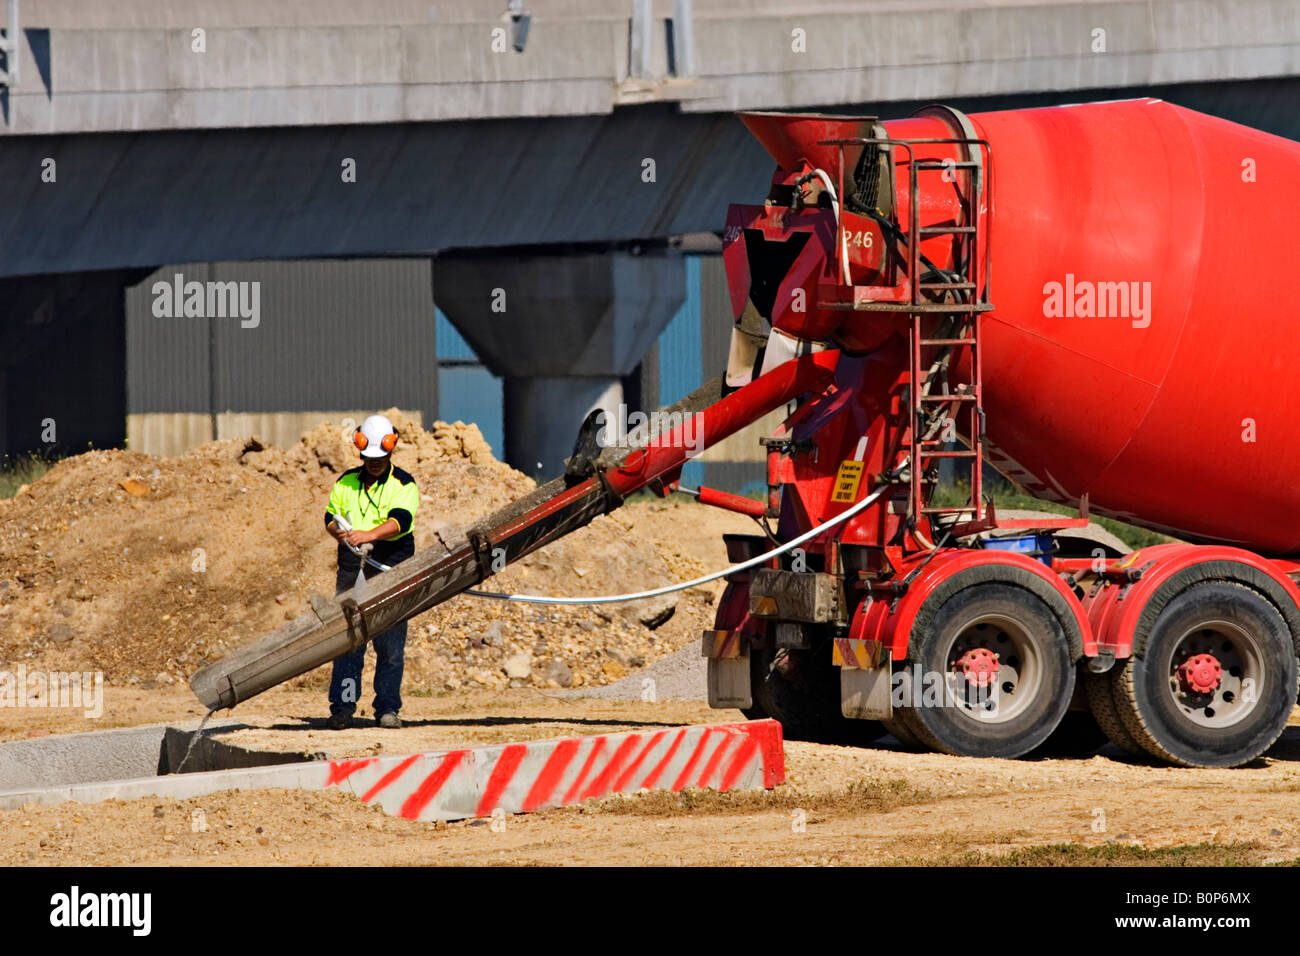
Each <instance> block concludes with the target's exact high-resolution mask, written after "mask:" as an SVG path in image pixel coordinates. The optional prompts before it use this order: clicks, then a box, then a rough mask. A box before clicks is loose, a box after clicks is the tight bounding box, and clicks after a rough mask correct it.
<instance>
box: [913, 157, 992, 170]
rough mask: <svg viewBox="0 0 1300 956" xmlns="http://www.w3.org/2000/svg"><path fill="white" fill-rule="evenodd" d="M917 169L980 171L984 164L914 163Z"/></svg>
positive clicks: (969, 161)
mask: <svg viewBox="0 0 1300 956" xmlns="http://www.w3.org/2000/svg"><path fill="white" fill-rule="evenodd" d="M913 165H914V166H916V168H917V169H979V168H980V167H982V166H983V165H984V164H983V163H981V162H977V161H976V160H972V159H963V160H960V161H959V160H952V161H951V162H947V163H944V162H938V163H936V162H932V161H931V162H925V161H922V162H919V163H914V164H913Z"/></svg>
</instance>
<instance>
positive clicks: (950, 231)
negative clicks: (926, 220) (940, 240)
mask: <svg viewBox="0 0 1300 956" xmlns="http://www.w3.org/2000/svg"><path fill="white" fill-rule="evenodd" d="M974 231H975V227H974V226H921V227H920V228H919V229H917V232H919V233H920V234H921V235H923V236H946V235H958V234H960V235H966V234H969V233H972V232H974Z"/></svg>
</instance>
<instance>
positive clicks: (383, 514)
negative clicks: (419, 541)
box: [325, 463, 420, 541]
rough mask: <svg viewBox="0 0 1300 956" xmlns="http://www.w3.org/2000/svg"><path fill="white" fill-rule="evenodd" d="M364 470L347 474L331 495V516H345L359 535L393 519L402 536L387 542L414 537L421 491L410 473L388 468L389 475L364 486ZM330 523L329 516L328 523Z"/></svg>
mask: <svg viewBox="0 0 1300 956" xmlns="http://www.w3.org/2000/svg"><path fill="white" fill-rule="evenodd" d="M364 473H365V469H364V466H362V467H358V468H353V469H351V470H350V471H345V472H344V473H343V474H342V475H341V476H340V477H339V480H338V481H336V482H335V483H334V488H333V489H332V490H331V491H330V503H329V509H328V511H329V513H330V514H336V515H342V516H343V517H344V518H346V519H347V522H348V524H350V525H352V527H353V528H355V529H356V530H358V531H370V530H373V529H374V528H378V527H379V526H380V525H381V524H383V523H384V522H385V521H387V520H388V519H389V518H392V519H394V520H395V521H396V522H397V525H398V533H397V534H396V535H394V536H393V537H392V538H388V539H386V540H389V541H396V540H398V539H400V538H406V537H407V536H409V535H410V533H411V528H412V526H413V523H414V521H415V512H416V509H417V508H419V507H420V490H419V488H417V487H416V485H415V479H414V478H412V477H411V475H410V473H409V472H406V471H403V470H402V469H401V468H397V467H394V466H393V465H392V464H391V463H390V464H389V466H388V474H386V475H384V476H383V477H381V478H378V479H376V480H375V481H373V482H371V484H370V486H369V487H366V486H365V485H363V484H362V483H361V478H362V475H363V474H364ZM329 521H330V518H329V515H328V514H327V515H326V517H325V523H326V524H328V523H329Z"/></svg>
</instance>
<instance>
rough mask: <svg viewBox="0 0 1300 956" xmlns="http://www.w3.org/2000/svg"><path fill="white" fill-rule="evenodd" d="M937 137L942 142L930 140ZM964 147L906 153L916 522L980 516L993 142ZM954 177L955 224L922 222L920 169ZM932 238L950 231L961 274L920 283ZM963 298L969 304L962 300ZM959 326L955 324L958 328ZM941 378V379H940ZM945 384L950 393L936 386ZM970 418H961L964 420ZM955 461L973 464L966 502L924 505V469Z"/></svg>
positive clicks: (913, 514) (911, 443) (913, 511)
mask: <svg viewBox="0 0 1300 956" xmlns="http://www.w3.org/2000/svg"><path fill="white" fill-rule="evenodd" d="M929 142H939V141H929ZM948 142H951V143H953V144H955V145H959V146H962V147H963V148H964V151H965V152H966V154H967V156H975V157H979V158H968V159H965V160H948V161H943V162H936V161H931V160H917V159H915V158H914V157H913V156H912V155H911V151H910V150H909V151H908V152H909V162H908V189H909V200H910V202H909V204H908V205H909V219H910V222H909V229H908V231H907V249H908V256H909V263H908V285H909V296H908V298H909V303H908V305H909V309H908V310H909V311H910V314H911V320H912V322H911V332H910V335H909V341H908V346H909V348H908V360H909V373H910V374H909V381H910V382H911V387H910V388H909V390H908V394H909V398H910V402H911V427H910V428H909V429H908V432H909V441H908V462H909V470H910V473H911V487H910V489H909V496H910V500H909V513H910V515H911V517H912V520H913V523H914V526H915V525H917V524H919V523H920V521H921V519H922V516H930V517H931V520H935V519H942V518H944V517H948V518H951V519H953V521H954V523H955V522H956V521H958V520H961V519H963V518H964V519H965V520H968V521H976V522H977V521H980V520H982V519H983V517H984V514H983V499H982V491H983V488H982V477H983V470H984V441H983V439H984V391H983V379H982V365H983V356H982V349H981V348H980V334H979V333H980V324H981V323H980V317H981V315H982V314H983V313H984V312H986V311H988V310H989V309H991V308H992V305H991V304H990V303H989V298H988V296H989V284H988V276H987V261H986V259H985V260H983V261H982V260H981V257H980V252H981V251H982V250H981V245H980V231H981V213H980V199H981V192H982V189H983V186H984V184H983V183H982V179H983V178H984V177H985V175H986V173H987V172H988V171H989V170H990V169H991V165H992V164H991V162H990V163H988V164H987V166H986V163H985V161H984V159H983V157H982V156H981V151H982V150H987V148H988V144H987V143H985V142H984V141H982V140H950V141H948ZM923 173H925V174H930V175H944V174H949V175H952V177H953V178H952V184H953V186H955V187H956V191H957V195H958V209H959V210H960V212H959V214H958V221H956V222H954V223H953V224H951V225H940V226H922V225H920V222H919V217H920V189H919V185H918V184H919V180H920V176H921V174H923ZM985 225H987V224H985ZM931 236H952V237H953V240H954V241H953V246H954V261H955V262H957V263H960V270H961V271H960V272H959V273H958V274H956V275H955V276H953V275H950V276H948V277H946V278H944V279H943V280H942V281H930V282H923V281H922V279H923V278H925V276H924V275H923V273H922V269H925V268H928V267H927V266H925V264H924V262H923V261H922V259H921V248H920V247H921V242H922V241H923V240H924V239H926V238H929V237H931ZM926 293H930V294H932V295H933V294H939V295H940V296H943V297H944V298H945V299H955V300H957V301H941V302H932V301H930V299H928V298H927V297H926ZM963 300H964V301H963ZM954 326H955V328H954ZM934 349H942V350H944V353H946V357H947V362H946V367H944V368H935V372H934V376H935V379H936V380H935V381H926V376H927V375H928V374H929V373H930V368H933V367H935V365H936V364H937V363H935V362H932V363H931V366H930V367H926V366H924V365H923V364H922V363H923V362H925V361H926V356H927V354H928V353H932V352H933V350H934ZM963 350H969V362H968V363H967V367H968V369H969V373H970V374H969V376H968V377H967V380H966V381H956V380H954V375H955V368H956V366H957V365H958V364H959V360H960V359H961V357H962V356H961V352H962V351H963ZM939 379H942V381H940V380H939ZM940 385H943V386H946V390H945V391H938V390H937V389H938V387H939V386H940ZM943 406H947V407H949V408H950V409H951V415H952V417H951V418H945V419H944V421H943V424H942V427H941V428H940V430H939V435H938V436H937V437H934V436H930V437H927V436H926V434H925V433H924V429H925V428H926V426H927V423H929V422H930V421H931V418H932V414H933V412H934V410H935V408H936V407H943ZM963 419H964V420H965V421H964V422H963V421H962V420H963ZM962 424H964V426H965V427H964V428H962V429H961V431H963V432H964V433H965V434H966V435H967V436H969V447H968V448H962V449H956V450H948V449H947V447H946V446H947V444H948V440H949V437H950V436H951V434H952V433H955V432H956V431H957V430H958V426H960V425H962ZM945 458H950V459H957V460H961V461H965V462H966V464H967V467H968V473H967V477H968V485H967V487H968V489H969V491H970V494H969V497H968V499H967V501H966V503H965V504H961V505H950V506H946V507H930V506H927V505H926V503H925V499H926V497H927V495H926V494H925V489H926V485H927V484H928V481H927V470H928V469H931V468H934V467H935V465H936V464H937V463H938V461H939V460H941V459H945Z"/></svg>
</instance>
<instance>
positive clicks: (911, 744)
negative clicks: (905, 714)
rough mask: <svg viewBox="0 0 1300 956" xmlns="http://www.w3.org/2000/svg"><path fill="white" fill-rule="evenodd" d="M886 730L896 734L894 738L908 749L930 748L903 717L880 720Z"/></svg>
mask: <svg viewBox="0 0 1300 956" xmlns="http://www.w3.org/2000/svg"><path fill="white" fill-rule="evenodd" d="M880 723H881V724H882V725H883V726H884V728H885V730H886V731H888V732H889V733H891V734H893V735H894V739H895V740H897V741H898V742H899V743H900V744H902V745H903V746H904V747H905V748H906V749H907V750H929V749H930V748H928V747H927V746H926V745H925V744H923V743H921V741H920V739H919V738H918V737H917V736H916V734H914V733H912V731H911V730H909V729H908V727H907V724H905V723H903V721H902V720H901V719H894V720H882V721H881V722H880Z"/></svg>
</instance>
